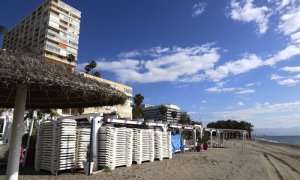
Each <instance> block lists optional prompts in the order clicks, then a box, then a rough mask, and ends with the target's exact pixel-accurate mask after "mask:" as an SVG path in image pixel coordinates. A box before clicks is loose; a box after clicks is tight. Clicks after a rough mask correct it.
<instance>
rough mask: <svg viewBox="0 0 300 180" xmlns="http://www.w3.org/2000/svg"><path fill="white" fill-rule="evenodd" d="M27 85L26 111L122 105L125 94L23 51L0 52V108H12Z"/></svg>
mask: <svg viewBox="0 0 300 180" xmlns="http://www.w3.org/2000/svg"><path fill="white" fill-rule="evenodd" d="M20 86H27V89H28V93H27V101H26V108H79V107H99V106H111V105H116V104H123V103H124V102H125V101H126V95H125V94H124V93H122V92H120V91H117V90H115V89H113V88H111V87H110V86H109V85H108V84H104V83H100V82H98V81H96V80H93V79H91V78H86V77H83V75H82V74H79V73H76V72H72V71H71V70H70V69H66V68H64V67H62V66H59V65H55V64H52V63H49V62H48V61H46V60H44V59H43V58H42V57H38V56H37V55H34V54H30V53H24V52H16V51H14V52H12V51H11V52H6V53H5V54H4V53H0V107H5V108H12V107H14V104H15V96H16V89H17V87H20Z"/></svg>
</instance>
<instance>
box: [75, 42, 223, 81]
mask: <svg viewBox="0 0 300 180" xmlns="http://www.w3.org/2000/svg"><path fill="white" fill-rule="evenodd" d="M211 46H212V44H205V45H202V46H193V47H186V48H181V47H173V48H162V47H154V48H150V49H148V50H142V51H138V52H139V53H142V54H143V55H144V56H146V57H149V59H148V60H144V59H143V60H138V59H120V60H116V61H101V60H100V61H97V64H98V66H97V69H98V70H100V71H102V70H103V71H110V72H113V73H115V74H116V77H117V80H118V81H120V82H123V83H125V82H138V83H154V82H164V81H169V82H199V81H202V80H203V79H204V75H202V74H201V73H203V72H205V71H206V70H208V69H211V68H213V66H214V65H215V63H216V62H217V61H218V59H219V57H220V55H219V54H218V52H217V50H218V49H217V48H214V47H211ZM135 52H137V51H135ZM79 66H80V67H82V66H83V65H82V64H79Z"/></svg>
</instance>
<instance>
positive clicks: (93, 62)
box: [90, 61, 97, 72]
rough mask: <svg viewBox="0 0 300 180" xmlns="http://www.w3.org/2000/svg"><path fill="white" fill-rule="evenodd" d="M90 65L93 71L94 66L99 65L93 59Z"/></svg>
mask: <svg viewBox="0 0 300 180" xmlns="http://www.w3.org/2000/svg"><path fill="white" fill-rule="evenodd" d="M90 67H91V70H92V72H93V70H94V68H95V67H97V63H96V61H91V62H90Z"/></svg>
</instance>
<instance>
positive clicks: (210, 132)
mask: <svg viewBox="0 0 300 180" xmlns="http://www.w3.org/2000/svg"><path fill="white" fill-rule="evenodd" d="M212 140H213V138H212V130H210V147H211V148H212Z"/></svg>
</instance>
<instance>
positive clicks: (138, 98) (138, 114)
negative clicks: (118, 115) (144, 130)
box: [132, 94, 145, 119]
mask: <svg viewBox="0 0 300 180" xmlns="http://www.w3.org/2000/svg"><path fill="white" fill-rule="evenodd" d="M143 101H144V96H143V95H142V94H136V95H135V96H134V98H133V102H134V105H133V107H132V117H133V119H139V118H144V117H145V115H144V113H143V110H142V108H141V107H140V105H141V104H142V103H143Z"/></svg>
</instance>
